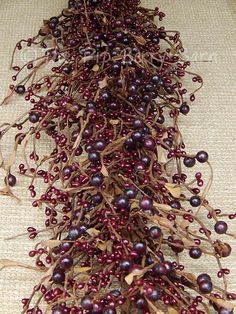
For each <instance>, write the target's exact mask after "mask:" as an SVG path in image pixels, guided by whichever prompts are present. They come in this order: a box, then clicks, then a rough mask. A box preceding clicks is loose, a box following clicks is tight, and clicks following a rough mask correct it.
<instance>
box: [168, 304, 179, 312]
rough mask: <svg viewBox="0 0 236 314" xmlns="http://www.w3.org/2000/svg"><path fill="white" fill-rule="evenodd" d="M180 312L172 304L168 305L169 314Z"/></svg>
mask: <svg viewBox="0 0 236 314" xmlns="http://www.w3.org/2000/svg"><path fill="white" fill-rule="evenodd" d="M178 313H179V312H178V311H177V310H176V309H174V308H173V307H171V306H168V314H178Z"/></svg>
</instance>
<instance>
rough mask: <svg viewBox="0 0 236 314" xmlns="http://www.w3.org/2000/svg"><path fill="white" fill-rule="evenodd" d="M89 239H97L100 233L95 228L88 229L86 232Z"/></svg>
mask: <svg viewBox="0 0 236 314" xmlns="http://www.w3.org/2000/svg"><path fill="white" fill-rule="evenodd" d="M86 232H87V233H88V234H89V235H90V236H91V237H97V236H98V235H99V234H100V231H99V230H97V229H95V228H90V229H88V230H87V231H86Z"/></svg>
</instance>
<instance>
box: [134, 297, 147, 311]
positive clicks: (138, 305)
mask: <svg viewBox="0 0 236 314" xmlns="http://www.w3.org/2000/svg"><path fill="white" fill-rule="evenodd" d="M135 306H136V308H137V309H139V310H142V309H145V308H146V307H147V301H146V300H145V299H144V298H143V297H140V298H138V299H137V300H136V302H135Z"/></svg>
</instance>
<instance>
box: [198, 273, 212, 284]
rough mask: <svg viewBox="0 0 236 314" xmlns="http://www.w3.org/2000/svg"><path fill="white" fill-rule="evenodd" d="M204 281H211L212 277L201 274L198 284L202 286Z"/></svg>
mask: <svg viewBox="0 0 236 314" xmlns="http://www.w3.org/2000/svg"><path fill="white" fill-rule="evenodd" d="M203 281H211V277H210V276H209V275H208V274H200V275H199V276H198V277H197V283H198V284H200V283H201V282H203Z"/></svg>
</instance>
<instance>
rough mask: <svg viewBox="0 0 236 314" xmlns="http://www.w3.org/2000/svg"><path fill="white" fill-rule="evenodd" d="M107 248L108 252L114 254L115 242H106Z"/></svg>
mask: <svg viewBox="0 0 236 314" xmlns="http://www.w3.org/2000/svg"><path fill="white" fill-rule="evenodd" d="M106 247H107V251H108V252H110V253H112V247H113V242H112V241H107V242H106Z"/></svg>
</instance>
